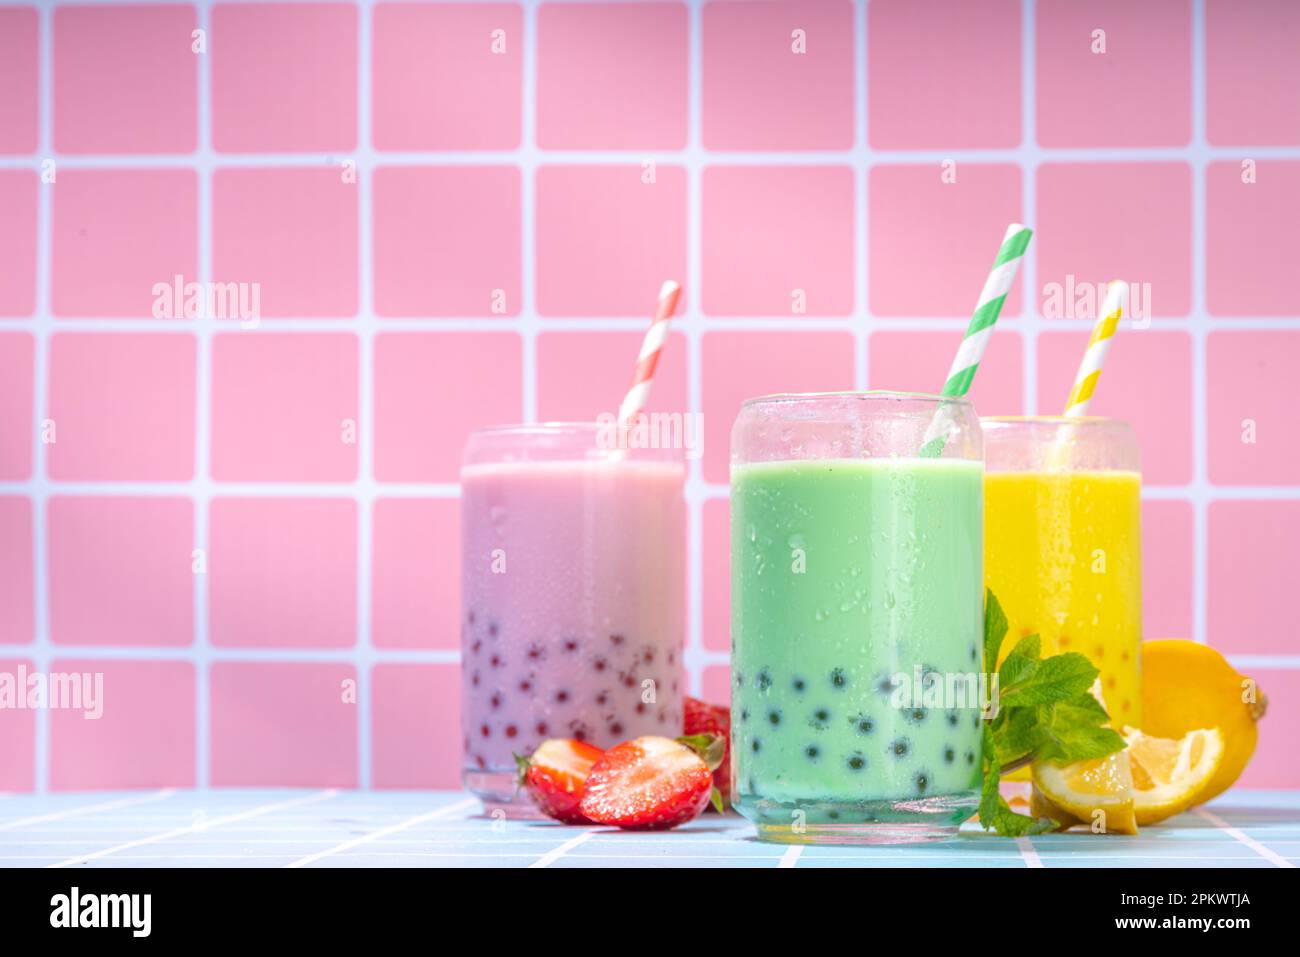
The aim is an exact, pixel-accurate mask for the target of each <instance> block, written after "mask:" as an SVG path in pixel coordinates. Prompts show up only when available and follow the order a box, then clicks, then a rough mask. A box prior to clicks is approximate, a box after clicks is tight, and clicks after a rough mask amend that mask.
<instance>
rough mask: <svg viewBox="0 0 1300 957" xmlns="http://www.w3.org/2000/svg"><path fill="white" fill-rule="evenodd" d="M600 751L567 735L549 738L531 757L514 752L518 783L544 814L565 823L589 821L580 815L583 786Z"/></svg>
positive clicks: (586, 822)
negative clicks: (517, 767)
mask: <svg viewBox="0 0 1300 957" xmlns="http://www.w3.org/2000/svg"><path fill="white" fill-rule="evenodd" d="M600 755H601V750H600V748H597V747H595V746H594V745H590V744H584V743H583V742H581V741H573V740H571V739H568V738H551V739H549V740H547V741H543V742H542V743H541V744H540V745H538V746H537V750H536V751H534V752H533V753H532V756H531V757H526V758H525V757H520V756H519V755H515V762H516V763H517V764H518V765H519V784H520V786H522V787H523V788H525V789H526V790H527V791H528V795H529V797H531V798H532V799H533V803H534V804H536V805H537V807H538V808H539V809H540V810H541V812H542V813H543V814H545V815H546V816H547V817H553V818H555V819H556V820H557V821H563V822H564V823H565V824H590V823H591V821H589V820H587V818H586V817H584V816H583V814H582V811H581V810H580V809H579V805H581V803H582V793H583V787H584V785H585V784H586V782H587V775H588V774H589V773H590V771H591V768H592V765H594V764H595V763H596V761H597V760H598V759H599V758H600Z"/></svg>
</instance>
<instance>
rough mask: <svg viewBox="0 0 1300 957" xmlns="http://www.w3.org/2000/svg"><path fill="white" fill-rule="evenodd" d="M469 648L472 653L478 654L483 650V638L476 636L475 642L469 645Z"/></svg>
mask: <svg viewBox="0 0 1300 957" xmlns="http://www.w3.org/2000/svg"><path fill="white" fill-rule="evenodd" d="M469 650H470V654H474V655H477V654H478V653H479V652H480V651H482V650H483V639H482V638H475V639H474V643H473V644H472V645H470V646H469Z"/></svg>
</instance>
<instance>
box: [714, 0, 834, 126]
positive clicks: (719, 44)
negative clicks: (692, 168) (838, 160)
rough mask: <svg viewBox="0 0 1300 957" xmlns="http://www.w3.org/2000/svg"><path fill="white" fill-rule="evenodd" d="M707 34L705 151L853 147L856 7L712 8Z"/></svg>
mask: <svg viewBox="0 0 1300 957" xmlns="http://www.w3.org/2000/svg"><path fill="white" fill-rule="evenodd" d="M703 31H704V38H703V41H702V42H703V51H704V52H703V68H702V69H703V81H702V85H703V111H704V119H703V132H704V145H705V147H706V148H708V149H711V150H843V149H849V148H850V147H851V146H852V145H853V126H854V103H855V101H856V97H855V95H854V77H853V40H854V33H855V28H854V24H853V5H852V4H851V3H848V2H846V0H800V2H797V3H787V2H777V3H766V2H764V3H744V2H742V3H707V4H705V5H704V13H703Z"/></svg>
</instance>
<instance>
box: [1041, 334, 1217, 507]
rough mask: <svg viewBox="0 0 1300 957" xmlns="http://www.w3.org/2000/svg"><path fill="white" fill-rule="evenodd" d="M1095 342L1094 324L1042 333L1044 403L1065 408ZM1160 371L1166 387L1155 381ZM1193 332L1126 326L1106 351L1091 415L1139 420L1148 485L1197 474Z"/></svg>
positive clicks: (1051, 411) (1046, 408) (1044, 407)
mask: <svg viewBox="0 0 1300 957" xmlns="http://www.w3.org/2000/svg"><path fill="white" fill-rule="evenodd" d="M1087 346H1088V333H1087V332H1045V333H1042V334H1041V335H1039V337H1038V410H1039V411H1040V412H1042V413H1043V414H1045V415H1059V414H1060V413H1061V412H1063V411H1064V410H1065V402H1066V399H1068V398H1069V395H1070V388H1071V386H1072V385H1073V384H1074V377H1075V375H1076V373H1077V372H1078V371H1079V360H1080V359H1082V358H1083V353H1084V351H1085V350H1086V348H1087ZM1153 377H1158V379H1159V382H1160V388H1158V389H1153V388H1152V387H1151V383H1152V379H1153ZM1192 401H1193V400H1192V339H1191V336H1189V335H1188V334H1187V333H1185V332H1172V331H1170V332H1157V331H1155V330H1153V329H1141V330H1139V329H1124V328H1121V329H1120V332H1119V338H1118V339H1117V340H1116V341H1115V343H1114V345H1113V346H1112V347H1111V350H1110V352H1109V353H1107V355H1106V366H1105V368H1104V369H1103V370H1102V373H1101V379H1100V380H1099V385H1098V386H1097V392H1096V395H1095V396H1094V397H1093V400H1092V403H1091V404H1090V405H1089V406H1088V414H1089V415H1103V416H1110V417H1112V418H1116V419H1124V420H1125V421H1127V422H1129V424H1131V425H1132V426H1133V430H1134V432H1136V434H1137V439H1138V445H1139V446H1140V447H1141V449H1142V481H1143V483H1144V484H1146V485H1183V484H1185V483H1187V482H1190V481H1191V480H1192V433H1191V430H1190V429H1189V428H1188V426H1187V421H1188V415H1189V414H1190V409H1191V408H1192Z"/></svg>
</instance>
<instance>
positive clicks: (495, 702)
mask: <svg viewBox="0 0 1300 957" xmlns="http://www.w3.org/2000/svg"><path fill="white" fill-rule="evenodd" d="M502 700H503V699H502V697H501V692H500V691H494V692H492V697H490V698H488V704H489V705H490V706H491V707H492V709H493V710H496V709H497V708H499V707H501V701H502Z"/></svg>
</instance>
